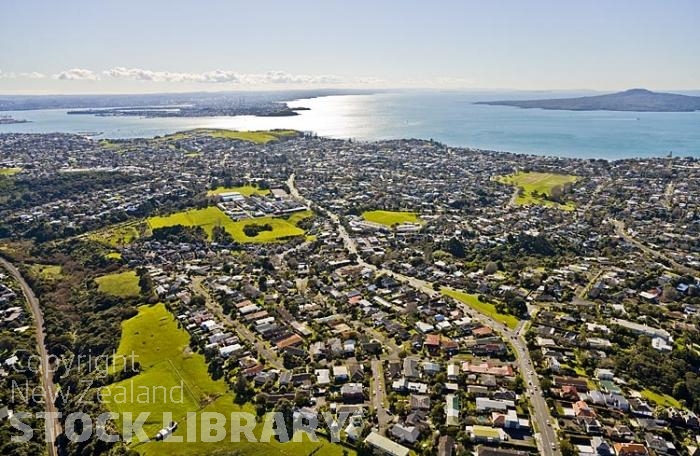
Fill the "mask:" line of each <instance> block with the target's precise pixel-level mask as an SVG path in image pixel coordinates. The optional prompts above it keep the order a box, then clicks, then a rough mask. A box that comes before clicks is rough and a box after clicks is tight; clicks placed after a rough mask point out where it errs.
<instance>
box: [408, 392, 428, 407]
mask: <svg viewBox="0 0 700 456" xmlns="http://www.w3.org/2000/svg"><path fill="white" fill-rule="evenodd" d="M409 405H410V407H411V410H430V396H424V395H420V394H411V397H410V398H409Z"/></svg>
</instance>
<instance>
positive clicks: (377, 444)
mask: <svg viewBox="0 0 700 456" xmlns="http://www.w3.org/2000/svg"><path fill="white" fill-rule="evenodd" d="M365 443H366V444H367V445H369V446H370V447H371V448H373V449H375V450H377V451H379V452H380V453H381V454H385V455H387V456H408V453H409V451H410V450H409V449H408V448H406V447H405V446H403V445H400V444H398V443H396V442H394V441H393V440H391V439H388V438H386V437H384V436H383V435H381V434H379V433H377V432H370V434H369V435H368V436H367V437H366V438H365Z"/></svg>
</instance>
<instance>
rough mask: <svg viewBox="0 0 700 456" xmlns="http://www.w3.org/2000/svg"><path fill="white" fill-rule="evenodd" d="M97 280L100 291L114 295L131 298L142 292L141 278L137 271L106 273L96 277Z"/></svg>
mask: <svg viewBox="0 0 700 456" xmlns="http://www.w3.org/2000/svg"><path fill="white" fill-rule="evenodd" d="M95 282H96V283H97V289H98V290H99V291H101V292H102V293H106V294H109V295H112V296H119V297H121V298H129V297H133V296H138V295H139V294H140V293H141V288H140V287H139V278H138V276H137V275H136V272H135V271H126V272H120V273H117V274H108V275H104V276H102V277H98V278H96V279H95Z"/></svg>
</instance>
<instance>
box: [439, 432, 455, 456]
mask: <svg viewBox="0 0 700 456" xmlns="http://www.w3.org/2000/svg"><path fill="white" fill-rule="evenodd" d="M454 448H455V439H454V437H452V436H451V435H443V436H441V437H440V439H439V440H438V451H437V456H452V453H453V452H454Z"/></svg>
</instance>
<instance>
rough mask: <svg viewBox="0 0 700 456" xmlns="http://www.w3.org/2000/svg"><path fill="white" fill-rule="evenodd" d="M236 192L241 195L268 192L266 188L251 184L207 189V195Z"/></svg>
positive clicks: (265, 193) (264, 193)
mask: <svg viewBox="0 0 700 456" xmlns="http://www.w3.org/2000/svg"><path fill="white" fill-rule="evenodd" d="M229 192H238V193H240V194H241V195H243V196H251V195H267V194H269V193H270V190H268V189H266V188H265V189H260V188H258V187H255V186H253V185H243V186H241V187H217V188H215V189H214V190H209V191H208V192H207V195H220V194H221V193H229Z"/></svg>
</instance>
